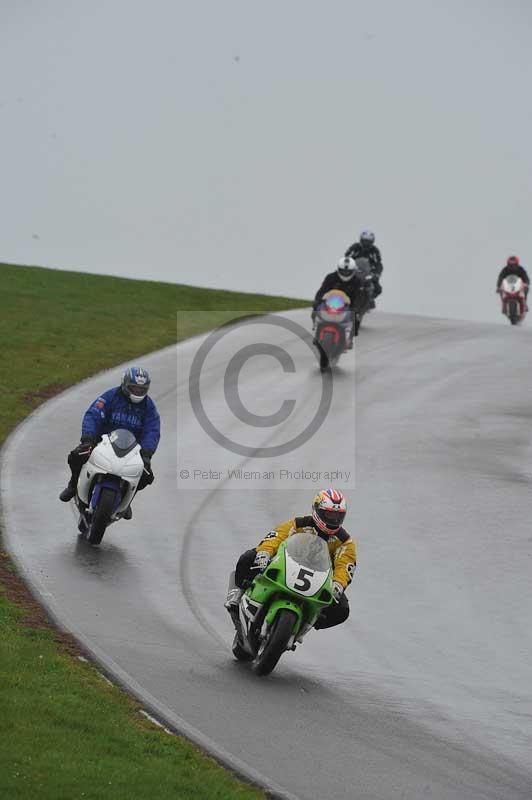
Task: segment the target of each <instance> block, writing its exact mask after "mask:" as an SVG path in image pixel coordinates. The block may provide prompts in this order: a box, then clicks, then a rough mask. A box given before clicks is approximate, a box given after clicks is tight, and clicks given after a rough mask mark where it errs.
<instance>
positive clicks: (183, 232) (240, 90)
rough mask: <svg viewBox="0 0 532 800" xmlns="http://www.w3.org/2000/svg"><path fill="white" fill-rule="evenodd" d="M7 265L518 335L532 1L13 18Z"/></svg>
mask: <svg viewBox="0 0 532 800" xmlns="http://www.w3.org/2000/svg"><path fill="white" fill-rule="evenodd" d="M0 10H1V12H0V45H1V46H0V143H1V146H0V159H1V162H0V163H1V170H0V174H1V178H2V191H1V193H0V259H1V260H4V261H11V262H20V263H27V264H40V265H44V266H56V267H65V268H72V269H80V270H81V269H82V270H86V271H90V272H104V273H111V274H117V275H124V276H132V277H149V278H154V279H160V280H167V281H176V282H177V281H180V282H184V283H189V284H197V285H202V286H217V287H225V288H232V289H242V290H246V291H262V292H267V293H272V294H287V295H292V296H300V297H301V296H303V297H308V296H311V295H313V294H314V292H315V290H316V288H317V285H318V284H319V283H320V281H321V278H322V277H323V274H324V273H325V272H327V271H329V270H330V269H332V268H333V266H334V265H335V262H336V260H337V259H338V257H339V256H340V255H342V254H343V251H344V250H345V248H346V247H347V245H348V244H350V243H351V242H352V241H353V240H354V239H355V238H358V234H359V232H360V230H361V229H362V228H364V227H369V228H372V229H374V230H375V232H376V234H377V243H378V244H379V245H380V246H381V248H382V252H383V259H384V265H385V273H384V290H385V292H384V295H383V298H382V303H381V307H382V308H385V309H388V310H395V311H408V312H414V313H424V314H436V315H441V316H457V317H465V318H471V319H494V320H498V319H499V317H500V312H499V308H498V304H497V301H496V300H497V299H496V297H495V294H494V286H495V276H496V273H497V270H498V268H499V266H500V265H501V262H504V260H505V258H506V256H507V255H508V254H510V253H514V252H515V253H517V254H519V255H520V256H521V259H522V262H524V263H525V264H531V265H532V193H531V173H532V103H531V88H530V87H531V86H532V50H531V47H530V42H531V39H532V5H531V4H530V2H528V0H505V1H504V2H503V0H484V1H483V0H445V2H444V1H443V0H440V1H439V2H436V0H402V2H397V1H396V0H365V1H364V2H358V1H357V0H329V1H328V2H325V0H283V2H280V0H269V2H261V3H259V2H255V1H254V0H216V1H215V0H193V1H192V0H191V1H190V2H180V0H152V1H151V2H149V3H148V2H138V1H132V0H91V2H90V3H88V2H85V0H84V2H78V1H77V0H69V1H68V2H67V0H63V1H62V2H51V1H50V0H0Z"/></svg>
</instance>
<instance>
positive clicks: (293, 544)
mask: <svg viewBox="0 0 532 800" xmlns="http://www.w3.org/2000/svg"><path fill="white" fill-rule="evenodd" d="M286 552H287V553H288V554H289V555H290V556H291V558H293V559H294V561H297V563H298V564H301V565H302V566H303V567H308V568H309V569H313V570H315V571H316V572H326V571H327V570H328V569H329V568H330V566H331V559H330V556H329V548H328V547H327V545H326V544H325V542H324V541H323V539H320V537H319V536H315V535H314V534H312V533H294V534H292V536H289V537H288V539H287V541H286Z"/></svg>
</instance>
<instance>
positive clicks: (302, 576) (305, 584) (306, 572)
mask: <svg viewBox="0 0 532 800" xmlns="http://www.w3.org/2000/svg"><path fill="white" fill-rule="evenodd" d="M312 577H314V572H313V571H312V570H311V569H304V568H303V567H301V569H300V570H299V574H298V576H297V578H296V583H294V589H297V591H298V592H306V591H308V590H309V589H310V587H311V585H312V584H311V582H310V581H309V578H312ZM299 581H301V585H300V586H298V582H299Z"/></svg>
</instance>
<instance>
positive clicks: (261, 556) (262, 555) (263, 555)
mask: <svg viewBox="0 0 532 800" xmlns="http://www.w3.org/2000/svg"><path fill="white" fill-rule="evenodd" d="M270 558H271V557H270V554H269V553H267V552H266V551H265V550H259V552H258V553H257V555H256V556H255V560H254V562H253V564H252V565H251V569H252V570H254V571H256V572H264V570H265V569H266V567H267V566H268V564H269V563H270Z"/></svg>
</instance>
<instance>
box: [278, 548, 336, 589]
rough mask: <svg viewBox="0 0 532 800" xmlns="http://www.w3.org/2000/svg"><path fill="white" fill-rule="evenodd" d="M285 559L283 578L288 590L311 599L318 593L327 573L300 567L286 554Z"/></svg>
mask: <svg viewBox="0 0 532 800" xmlns="http://www.w3.org/2000/svg"><path fill="white" fill-rule="evenodd" d="M285 558H286V561H285V565H286V567H285V570H286V571H285V577H286V585H287V586H288V588H289V589H292V590H293V591H295V592H298V594H303V595H305V597H312V596H313V595H315V594H316V593H317V592H319V590H320V589H321V587H322V586H323V584H324V583H325V581H326V580H327V577H328V575H329V572H328V571H325V572H320V571H318V570H315V569H310V568H309V567H302V566H301V564H298V563H297V561H294V559H293V558H291V557H290V555H289V554H288V553H287V552H285Z"/></svg>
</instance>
